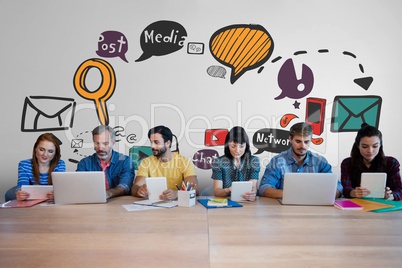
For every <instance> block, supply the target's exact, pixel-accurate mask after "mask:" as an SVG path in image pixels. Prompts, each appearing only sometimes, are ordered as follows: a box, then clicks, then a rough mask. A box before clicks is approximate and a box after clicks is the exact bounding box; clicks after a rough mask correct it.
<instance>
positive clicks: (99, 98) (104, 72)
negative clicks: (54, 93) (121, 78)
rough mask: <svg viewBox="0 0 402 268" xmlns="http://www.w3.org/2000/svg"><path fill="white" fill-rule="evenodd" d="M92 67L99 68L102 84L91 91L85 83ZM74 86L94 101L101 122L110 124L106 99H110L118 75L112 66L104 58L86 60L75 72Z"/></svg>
mask: <svg viewBox="0 0 402 268" xmlns="http://www.w3.org/2000/svg"><path fill="white" fill-rule="evenodd" d="M91 68H97V69H98V70H99V71H100V73H101V76H102V81H101V84H100V86H99V87H98V88H97V89H96V90H94V91H89V90H88V88H87V86H86V84H85V80H86V76H87V74H88V71H89V70H90V69H91ZM74 88H75V91H76V92H77V93H78V95H80V96H81V97H83V98H84V99H87V100H92V101H94V103H95V107H96V113H97V114H98V118H99V122H100V123H101V124H102V125H105V126H107V125H109V114H108V111H107V107H106V101H107V100H108V99H110V97H111V96H112V95H113V93H114V90H115V88H116V75H115V73H114V70H113V68H112V66H111V65H110V64H109V63H108V62H107V61H105V60H102V59H89V60H86V61H84V62H83V63H81V65H80V66H79V67H78V69H77V71H76V72H75V74H74Z"/></svg>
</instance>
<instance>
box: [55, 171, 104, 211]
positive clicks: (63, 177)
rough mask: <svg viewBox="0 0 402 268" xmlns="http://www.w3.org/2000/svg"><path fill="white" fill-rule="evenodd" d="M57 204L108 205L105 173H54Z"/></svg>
mask: <svg viewBox="0 0 402 268" xmlns="http://www.w3.org/2000/svg"><path fill="white" fill-rule="evenodd" d="M52 180H53V191H54V202H55V204H88V203H106V188H105V173H103V171H83V172H78V171H77V172H53V173H52Z"/></svg>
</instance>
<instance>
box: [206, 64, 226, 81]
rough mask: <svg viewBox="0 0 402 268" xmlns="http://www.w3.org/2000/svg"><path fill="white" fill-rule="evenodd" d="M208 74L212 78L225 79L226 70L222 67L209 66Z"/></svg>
mask: <svg viewBox="0 0 402 268" xmlns="http://www.w3.org/2000/svg"><path fill="white" fill-rule="evenodd" d="M207 73H208V74H209V76H212V77H219V78H225V75H226V69H225V68H223V67H222V66H216V65H214V66H209V67H208V69H207Z"/></svg>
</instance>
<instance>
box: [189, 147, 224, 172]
mask: <svg viewBox="0 0 402 268" xmlns="http://www.w3.org/2000/svg"><path fill="white" fill-rule="evenodd" d="M216 157H219V154H218V152H217V151H216V150H213V149H202V150H199V151H198V152H196V153H195V154H194V155H193V164H194V166H196V167H198V168H199V169H211V168H212V163H213V161H214V160H215V158H216Z"/></svg>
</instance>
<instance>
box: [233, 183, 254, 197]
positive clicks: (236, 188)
mask: <svg viewBox="0 0 402 268" xmlns="http://www.w3.org/2000/svg"><path fill="white" fill-rule="evenodd" d="M252 188H253V182H252V181H234V182H232V193H231V196H230V199H231V200H232V201H235V202H239V201H247V200H246V199H244V198H243V197H242V196H241V195H242V194H244V193H246V192H250V191H251V190H252Z"/></svg>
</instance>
